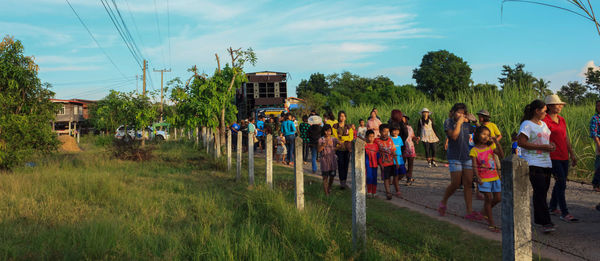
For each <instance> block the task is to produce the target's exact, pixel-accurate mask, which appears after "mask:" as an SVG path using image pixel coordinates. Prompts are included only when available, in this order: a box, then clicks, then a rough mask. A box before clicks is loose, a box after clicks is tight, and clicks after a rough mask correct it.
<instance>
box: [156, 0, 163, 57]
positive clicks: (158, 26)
mask: <svg viewBox="0 0 600 261" xmlns="http://www.w3.org/2000/svg"><path fill="white" fill-rule="evenodd" d="M154 18H155V19H154V20H155V21H156V31H157V32H158V43H159V44H161V41H162V34H161V33H160V25H159V19H158V8H157V7H156V0H154ZM160 53H161V55H162V62H163V67H164V66H165V51H164V48H160Z"/></svg>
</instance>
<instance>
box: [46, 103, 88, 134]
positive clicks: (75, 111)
mask: <svg viewBox="0 0 600 261" xmlns="http://www.w3.org/2000/svg"><path fill="white" fill-rule="evenodd" d="M50 100H51V101H52V102H54V103H60V104H61V105H62V107H61V108H60V109H59V110H58V113H56V117H55V119H54V121H53V122H52V130H54V131H55V132H56V133H58V134H59V135H62V134H69V135H73V134H74V133H75V132H74V130H77V129H78V128H80V127H81V125H82V123H83V122H84V121H85V120H86V119H85V118H84V117H83V107H84V103H83V102H80V101H76V100H60V99H50Z"/></svg>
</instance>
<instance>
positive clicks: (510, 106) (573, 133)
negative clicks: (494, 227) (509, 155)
mask: <svg viewBox="0 0 600 261" xmlns="http://www.w3.org/2000/svg"><path fill="white" fill-rule="evenodd" d="M538 98H540V97H537V96H536V94H535V93H534V92H533V91H532V90H531V89H530V88H520V87H511V88H507V89H505V90H504V91H502V92H495V91H488V92H480V93H475V94H474V93H461V94H457V95H455V96H454V97H450V98H448V99H447V100H446V101H432V100H429V99H427V98H409V99H408V100H406V101H405V102H404V103H401V104H390V105H383V106H376V107H377V108H378V111H379V116H380V117H381V119H382V121H384V122H386V121H387V120H388V119H389V117H390V112H391V110H392V109H400V110H402V112H403V113H404V114H406V115H408V116H409V117H410V118H411V121H410V123H411V125H412V126H413V128H415V129H416V124H417V121H418V118H419V117H420V113H419V112H420V111H421V109H422V108H423V107H427V108H428V109H429V110H430V111H432V112H433V114H432V115H431V117H432V119H434V121H435V125H436V132H437V133H438V135H440V136H442V137H440V139H441V140H442V142H440V143H439V144H438V145H439V147H438V152H441V153H439V155H438V156H440V158H442V159H444V158H445V154H444V152H443V149H442V148H443V147H442V146H443V140H444V139H445V134H444V131H443V123H444V120H445V119H447V118H448V114H449V111H450V108H451V107H452V105H454V103H457V102H463V103H465V104H466V105H467V107H468V109H469V111H470V112H472V113H473V114H474V113H476V112H477V111H479V110H481V109H486V110H488V111H489V112H490V114H491V115H492V117H491V121H492V122H494V123H496V124H497V125H498V128H499V129H500V131H501V132H502V136H503V139H502V144H503V145H504V149H505V151H510V150H509V149H510V143H511V139H510V136H511V133H513V132H518V130H519V126H520V122H521V117H522V116H523V109H524V108H525V105H527V104H529V103H530V102H531V101H533V100H534V99H538ZM542 99H543V98H542ZM373 107H374V106H372V105H360V106H351V105H349V104H347V105H344V106H341V107H339V108H336V110H345V111H346V113H347V115H348V120H349V121H351V122H353V123H354V122H356V123H357V122H358V120H359V119H367V117H368V116H369V113H370V111H371V109H372V108H373ZM594 113H595V104H593V102H592V101H590V102H589V103H586V104H581V105H568V104H567V105H566V106H565V107H564V109H563V111H562V113H561V116H563V117H564V118H565V120H566V122H567V131H568V136H569V138H570V140H571V144H572V145H573V149H574V150H575V154H576V155H577V157H578V158H579V160H580V162H579V165H578V167H577V168H575V169H572V174H573V175H571V176H570V177H571V178H573V177H575V178H577V179H580V180H590V179H591V176H592V175H593V170H594V169H593V165H594V157H595V151H594V144H593V141H592V140H591V139H590V138H589V130H588V128H589V121H590V118H591V116H592V115H593V114H594ZM420 152H421V154H420V155H423V154H422V152H423V148H422V147H421V146H417V153H420Z"/></svg>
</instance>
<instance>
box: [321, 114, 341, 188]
mask: <svg viewBox="0 0 600 261" xmlns="http://www.w3.org/2000/svg"><path fill="white" fill-rule="evenodd" d="M331 132H332V131H331V126H330V125H329V124H325V126H323V134H324V136H323V137H321V138H320V139H319V147H318V151H319V152H320V153H321V160H320V163H321V176H323V190H324V191H325V195H327V196H329V192H330V191H331V185H333V179H334V178H335V172H336V170H337V168H338V165H337V155H336V154H335V149H336V148H339V147H341V143H339V141H338V139H336V138H335V137H333V136H331Z"/></svg>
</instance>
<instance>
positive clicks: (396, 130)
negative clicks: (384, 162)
mask: <svg viewBox="0 0 600 261" xmlns="http://www.w3.org/2000/svg"><path fill="white" fill-rule="evenodd" d="M403 118H404V117H403ZM390 129H391V132H392V141H393V142H394V147H395V151H396V154H395V157H396V168H395V169H394V171H395V172H396V175H394V179H393V183H394V188H396V197H400V196H401V193H400V186H399V182H400V179H401V178H403V177H404V175H406V167H405V166H404V159H403V158H402V147H404V142H402V138H401V137H400V136H399V135H400V126H398V125H397V124H392V127H390Z"/></svg>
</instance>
